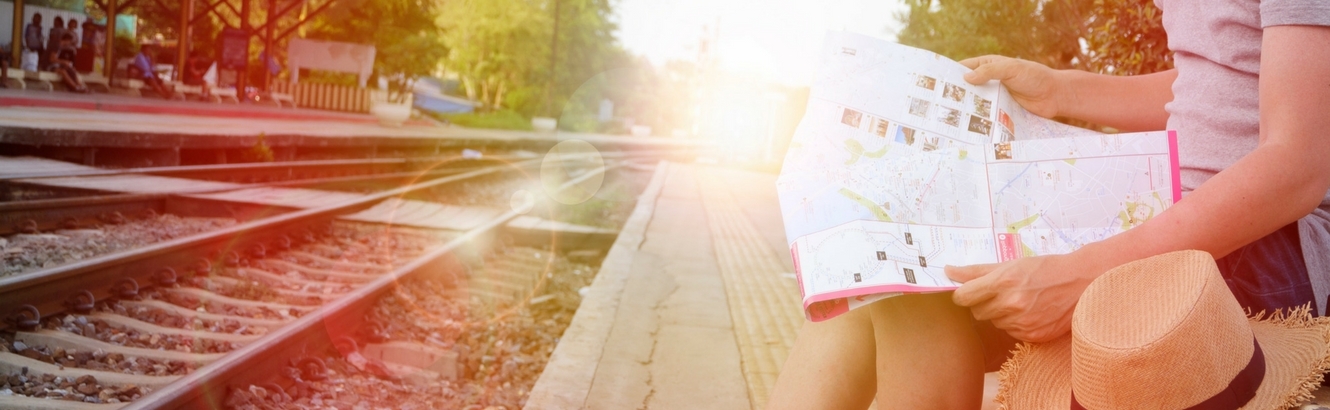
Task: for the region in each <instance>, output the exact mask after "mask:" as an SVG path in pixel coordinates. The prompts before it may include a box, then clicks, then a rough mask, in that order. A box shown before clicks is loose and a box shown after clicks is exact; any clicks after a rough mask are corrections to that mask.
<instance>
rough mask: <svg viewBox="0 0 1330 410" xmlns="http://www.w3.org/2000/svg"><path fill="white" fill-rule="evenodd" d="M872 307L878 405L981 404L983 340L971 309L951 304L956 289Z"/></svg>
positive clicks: (947, 406)
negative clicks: (952, 294) (952, 292)
mask: <svg viewBox="0 0 1330 410" xmlns="http://www.w3.org/2000/svg"><path fill="white" fill-rule="evenodd" d="M867 309H871V313H872V319H873V332H874V337H875V340H876V342H877V346H876V347H877V386H878V388H877V403H878V407H879V408H884V409H906V408H910V409H925V408H926V409H953V408H963V409H975V408H979V406H980V402H981V400H982V397H983V386H984V362H985V360H984V345H983V342H982V341H981V339H980V335H979V333H978V332H977V331H976V327H975V322H974V318H973V316H971V314H970V310H969V309H967V308H964V307H959V306H956V305H955V304H954V303H952V301H951V292H944V293H933V294H925V295H905V296H899V297H894V298H889V299H884V300H882V301H879V302H877V303H874V304H873V305H872V306H869V307H868V308H867Z"/></svg>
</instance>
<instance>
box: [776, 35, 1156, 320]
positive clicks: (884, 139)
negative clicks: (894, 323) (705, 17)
mask: <svg viewBox="0 0 1330 410" xmlns="http://www.w3.org/2000/svg"><path fill="white" fill-rule="evenodd" d="M822 59H823V61H822V68H821V71H820V73H819V75H818V78H817V80H816V82H815V84H814V86H813V89H812V93H811V94H810V97H809V102H808V108H807V111H806V112H805V115H804V118H803V120H802V121H801V122H800V124H799V127H798V129H797V130H796V132H795V136H794V140H793V141H792V142H791V144H790V149H789V152H788V153H787V155H786V158H785V163H784V166H783V168H782V171H781V176H780V178H779V180H778V181H777V189H778V191H779V197H780V202H781V212H782V215H783V218H784V222H785V229H786V234H787V237H788V239H789V242H790V251H791V254H792V256H793V257H794V264H795V269H796V272H795V275H796V277H797V278H798V280H799V285H800V290H801V292H802V293H803V304H804V309H805V313H806V314H807V316H808V317H809V319H810V320H814V321H820V320H825V319H828V318H831V317H834V316H836V315H839V314H841V313H844V312H847V311H849V310H850V309H853V308H856V307H859V306H863V305H866V304H868V303H871V302H873V301H875V300H879V299H882V298H885V297H891V296H894V295H899V294H901V293H919V292H937V291H945V290H951V289H955V288H956V286H957V284H956V283H954V282H952V281H951V280H949V279H947V277H946V275H945V274H944V273H943V267H945V266H948V265H969V264H975V263H992V262H1000V261H1007V260H1013V259H1017V258H1022V257H1028V256H1037V255H1046V254H1059V253H1067V252H1071V251H1073V250H1076V249H1077V248H1080V247H1081V246H1084V245H1085V244H1088V243H1091V242H1095V241H1099V240H1102V239H1104V238H1107V237H1109V236H1112V235H1115V234H1117V233H1120V232H1123V231H1125V230H1127V229H1130V228H1132V227H1134V226H1137V225H1140V224H1141V223H1144V222H1145V221H1147V220H1149V219H1150V218H1152V217H1154V216H1155V215H1158V214H1159V213H1160V212H1163V211H1164V210H1165V209H1167V208H1168V207H1169V206H1170V205H1172V204H1173V203H1174V202H1176V201H1177V200H1178V199H1180V196H1181V192H1180V184H1179V176H1178V163H1177V155H1176V151H1177V149H1176V146H1177V143H1176V137H1175V135H1174V134H1173V133H1172V132H1171V131H1157V132H1145V133H1132V134H1100V133H1097V132H1094V131H1090V130H1085V129H1081V128H1076V127H1071V126H1068V125H1065V124H1061V123H1057V122H1054V121H1050V120H1047V119H1044V118H1041V117H1039V116H1036V115H1033V114H1031V113H1029V112H1028V111H1026V110H1025V109H1023V108H1021V107H1020V106H1019V105H1018V104H1017V103H1016V102H1015V101H1014V100H1013V99H1012V98H1011V96H1010V94H1009V93H1008V92H1007V90H1006V89H1005V88H1004V87H1002V86H1001V85H999V84H998V83H997V82H996V81H994V82H990V83H989V84H985V85H980V86H975V85H972V84H969V83H967V82H965V81H964V80H963V79H962V75H963V74H964V73H965V72H967V71H969V69H967V68H965V67H964V66H962V65H960V64H959V63H956V62H954V61H951V60H949V59H947V58H945V57H942V56H940V55H937V54H935V53H933V52H929V51H926V50H920V49H916V48H911V47H907V46H902V45H899V44H894V43H888V42H884V41H881V40H877V39H873V38H870V37H866V36H861V35H856V34H851V33H843V32H841V33H829V34H828V38H827V41H826V46H825V48H824V51H823V55H822Z"/></svg>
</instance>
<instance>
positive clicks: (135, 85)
mask: <svg viewBox="0 0 1330 410" xmlns="http://www.w3.org/2000/svg"><path fill="white" fill-rule="evenodd" d="M110 85H111V86H114V87H115V88H114V89H111V88H109V87H108V92H110V93H112V94H120V95H128V96H132V97H142V96H143V85H144V84H143V80H136V79H132V78H131V79H124V78H117V79H115V81H113V82H112V83H111V84H110Z"/></svg>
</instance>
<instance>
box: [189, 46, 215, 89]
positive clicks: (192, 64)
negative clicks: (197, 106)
mask: <svg viewBox="0 0 1330 410" xmlns="http://www.w3.org/2000/svg"><path fill="white" fill-rule="evenodd" d="M211 66H212V61H210V60H208V59H207V58H204V57H203V53H200V52H199V51H198V50H194V51H193V52H190V53H189V60H186V61H185V71H184V74H185V75H184V76H182V79H183V80H184V81H183V82H184V83H185V85H192V86H199V87H203V97H204V98H207V97H208V96H209V95H211V90H209V89H208V81H207V80H204V79H203V76H204V75H206V74H207V73H208V68H209V67H211Z"/></svg>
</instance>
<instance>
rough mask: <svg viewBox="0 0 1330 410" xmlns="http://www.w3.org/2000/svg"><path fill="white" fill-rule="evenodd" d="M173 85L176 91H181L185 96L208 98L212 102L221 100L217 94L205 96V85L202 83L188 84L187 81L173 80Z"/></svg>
mask: <svg viewBox="0 0 1330 410" xmlns="http://www.w3.org/2000/svg"><path fill="white" fill-rule="evenodd" d="M171 87H172V88H173V89H174V90H175V92H177V93H180V94H181V95H183V96H185V97H189V96H194V97H196V98H198V99H201V100H202V99H207V100H210V101H212V102H221V99H219V98H217V96H215V95H210V96H207V97H204V95H203V86H201V85H186V84H185V83H181V82H172V83H171Z"/></svg>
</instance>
